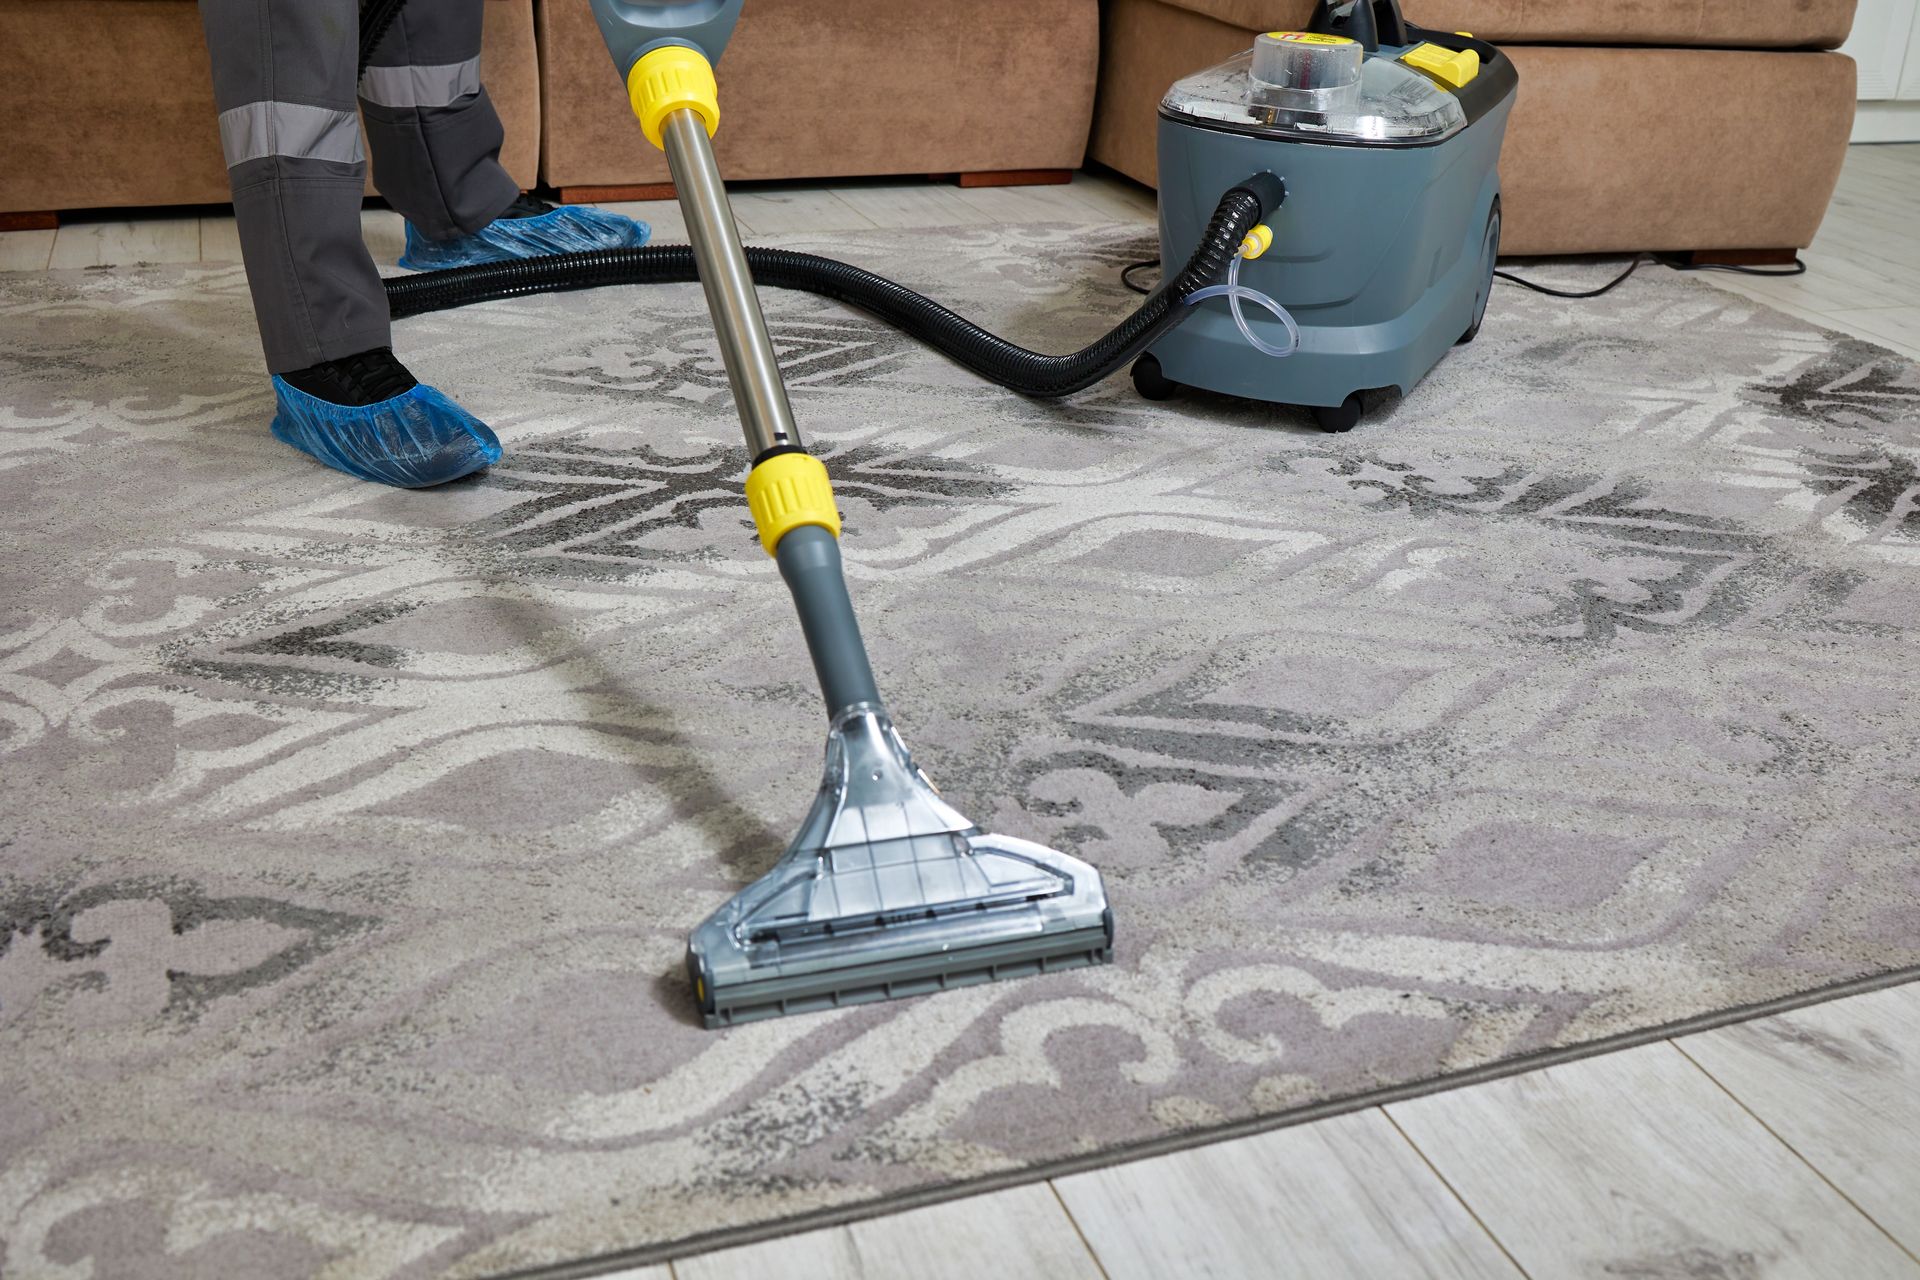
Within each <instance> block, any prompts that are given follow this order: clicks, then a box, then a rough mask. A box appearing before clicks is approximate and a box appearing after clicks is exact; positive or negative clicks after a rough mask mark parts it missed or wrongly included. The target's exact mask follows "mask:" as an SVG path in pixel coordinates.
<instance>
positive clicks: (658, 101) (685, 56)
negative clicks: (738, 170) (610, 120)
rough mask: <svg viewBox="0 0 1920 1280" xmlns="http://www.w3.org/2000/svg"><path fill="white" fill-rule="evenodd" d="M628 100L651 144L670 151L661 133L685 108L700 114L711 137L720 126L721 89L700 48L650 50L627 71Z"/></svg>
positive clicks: (677, 46)
mask: <svg viewBox="0 0 1920 1280" xmlns="http://www.w3.org/2000/svg"><path fill="white" fill-rule="evenodd" d="M627 98H628V100H629V101H631V102H632V103H633V114H634V115H635V116H636V117H638V118H639V121H640V132H642V133H644V134H646V135H647V141H648V142H651V143H652V144H653V145H654V146H656V147H659V148H661V149H662V150H665V149H666V143H664V142H662V141H661V140H660V130H661V128H662V126H664V125H665V124H666V123H667V117H668V116H669V115H672V114H673V113H674V112H676V111H679V110H681V109H683V108H685V109H689V110H693V111H698V112H699V113H700V118H701V119H702V120H704V121H706V123H707V136H708V137H709V138H711V137H712V136H713V131H714V130H715V129H718V128H719V127H720V90H719V86H717V85H716V84H714V82H713V64H712V63H711V62H708V61H707V58H706V55H705V54H703V53H701V52H700V51H699V50H698V49H691V48H688V47H687V46H686V45H684V44H664V45H661V46H660V47H659V48H658V49H649V50H647V52H646V53H644V54H642V55H641V56H640V60H639V61H638V62H636V63H634V64H633V70H631V71H629V72H627Z"/></svg>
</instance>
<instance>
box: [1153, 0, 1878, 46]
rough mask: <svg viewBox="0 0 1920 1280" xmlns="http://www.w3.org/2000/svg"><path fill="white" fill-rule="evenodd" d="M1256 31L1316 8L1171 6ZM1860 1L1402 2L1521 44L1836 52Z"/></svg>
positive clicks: (1412, 15) (1232, 1)
mask: <svg viewBox="0 0 1920 1280" xmlns="http://www.w3.org/2000/svg"><path fill="white" fill-rule="evenodd" d="M1166 2H1167V3H1169V4H1172V5H1173V6H1175V7H1176V8H1181V9H1187V10H1190V11H1192V12H1194V13H1200V14H1205V15H1206V16H1207V17H1209V18H1215V19H1218V20H1219V21H1221V22H1226V23H1231V24H1232V25H1234V26H1236V27H1244V28H1246V29H1248V30H1250V31H1273V30H1286V29H1291V28H1297V27H1300V26H1302V25H1304V24H1305V23H1306V22H1307V21H1308V20H1309V19H1310V17H1311V16H1312V14H1313V0H1166ZM1854 4H1855V0H1685V2H1682V0H1402V3H1401V6H1400V7H1401V10H1402V11H1403V12H1404V13H1405V14H1406V15H1407V19H1408V20H1409V21H1411V22H1417V23H1419V24H1420V25H1421V26H1423V27H1432V28H1434V29H1435V30H1439V31H1471V32H1473V34H1475V35H1477V36H1479V37H1480V38H1481V39H1483V40H1492V41H1494V42H1495V43H1496V44H1497V43H1499V42H1500V41H1503V40H1505V41H1514V42H1517V43H1522V44H1649V45H1701V46H1709V47H1714V48H1723V49H1775V48H1780V49H1793V48H1814V49H1835V48H1838V47H1839V46H1840V43H1841V42H1842V41H1843V40H1845V39H1846V38H1847V32H1848V31H1849V30H1850V29H1851V28H1852V26H1853V9H1854Z"/></svg>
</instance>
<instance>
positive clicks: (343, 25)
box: [200, 0, 520, 373]
mask: <svg viewBox="0 0 1920 1280" xmlns="http://www.w3.org/2000/svg"><path fill="white" fill-rule="evenodd" d="M483 2H484V0H410V3H408V4H407V6H406V7H405V8H403V9H402V10H401V11H400V16H399V17H398V18H397V19H395V21H394V24H393V26H392V27H390V28H389V29H388V31H387V34H386V36H385V37H384V38H383V39H382V40H381V42H380V47H379V48H378V49H377V50H375V52H374V55H373V57H372V58H371V59H370V61H369V63H368V66H367V70H366V74H365V75H363V76H361V77H359V79H358V83H357V84H356V80H355V75H354V71H355V67H356V65H357V63H358V61H359V57H358V41H359V32H360V14H359V5H358V0H200V20H201V24H202V25H203V26H204V27H205V29H206V34H207V52H208V53H209V55H210V56H211V58H212V61H213V96H214V102H215V104H216V105H217V106H218V108H219V110H220V143H221V146H222V148H224V150H225V152H226V159H227V178H228V180H229V182H230V183H231V185H232V187H233V212H234V217H235V219H236V221H237V222H238V223H239V229H240V251H241V255H242V257H244V258H245V260H246V264H247V283H248V285H249V286H250V288H251V289H252V292H253V311H254V315H255V317H256V318H257V319H258V321H259V324H260V344H261V346H262V347H263V348H265V350H266V356H267V368H268V370H269V371H271V372H273V373H285V372H287V371H289V370H292V369H304V368H306V367H307V366H308V365H313V364H318V363H320V362H321V361H323V360H333V359H337V358H338V357H340V356H347V355H352V354H354V353H355V352H358V351H365V350H368V349H369V348H371V347H384V346H389V345H391V343H392V334H391V324H390V320H389V317H388V314H387V297H386V294H385V293H384V292H383V291H382V290H381V287H380V274H379V272H378V271H376V270H375V269H374V265H373V257H372V255H371V254H369V253H368V252H367V246H366V242H365V241H364V240H362V239H361V236H360V200H361V194H362V189H363V186H364V184H365V181H366V171H367V164H366V155H365V153H364V152H363V151H362V150H361V145H360V122H359V120H357V119H356V118H355V113H354V106H355V99H356V96H357V97H358V103H359V107H360V111H361V113H362V115H363V116H364V119H365V122H366V136H367V142H368V144H369V146H370V147H371V149H372V151H373V179H374V184H375V186H376V187H377V188H378V189H379V192H380V194H381V195H383V196H385V197H386V199H387V201H388V203H390V204H391V205H393V207H394V208H395V209H397V210H399V211H400V213H401V215H402V216H404V217H405V218H406V219H407V221H409V222H411V223H413V225H414V226H415V227H417V228H418V229H419V230H420V232H421V233H422V234H424V235H426V236H428V237H430V238H432V239H436V240H444V239H447V238H449V237H451V236H456V235H465V234H469V233H471V232H474V231H477V230H479V229H480V228H481V227H484V226H486V225H487V223H489V222H491V221H493V220H494V219H495V218H496V217H498V216H499V215H500V214H501V213H502V212H503V211H505V209H506V207H507V206H508V205H509V204H512V203H513V201H514V198H515V197H516V196H518V195H519V194H520V188H519V185H518V184H517V183H515V182H514V180H513V179H512V178H511V177H509V176H508V174H507V171H506V170H505V169H503V168H501V167H500V143H501V140H502V137H503V134H502V131H501V128H500V118H499V116H497V115H496V114H494V110H493V103H492V102H491V101H489V100H488V98H487V91H486V90H485V89H483V88H481V87H480V23H481V5H482V3H483ZM356 91H357V92H356Z"/></svg>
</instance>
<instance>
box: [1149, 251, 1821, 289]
mask: <svg viewBox="0 0 1920 1280" xmlns="http://www.w3.org/2000/svg"><path fill="white" fill-rule="evenodd" d="M1649 262H1658V263H1660V264H1661V265H1662V266H1664V267H1668V268H1670V269H1672V270H1674V271H1732V272H1734V273H1736V274H1738V275H1743V276H1803V275H1805V274H1806V273H1807V264H1806V263H1805V262H1804V261H1802V260H1801V259H1800V258H1798V257H1796V258H1795V259H1794V260H1793V265H1792V266H1790V267H1778V268H1775V267H1743V266H1737V265H1735V264H1733V263H1731V262H1680V261H1677V260H1675V259H1672V258H1663V257H1661V256H1660V255H1659V254H1656V253H1640V254H1635V255H1634V259H1633V261H1632V262H1629V263H1628V264H1627V269H1626V270H1625V271H1622V272H1621V273H1620V274H1619V275H1617V276H1615V277H1614V278H1613V279H1611V280H1609V281H1607V282H1606V283H1605V284H1603V285H1601V286H1600V287H1599V288H1598V289H1584V290H1577V289H1555V288H1551V287H1549V286H1547V285H1544V284H1539V283H1537V282H1536V281H1533V280H1528V279H1526V278H1525V277H1524V276H1517V275H1515V274H1513V272H1511V271H1500V270H1495V271H1494V273H1493V274H1494V275H1495V276H1496V277H1498V278H1499V279H1501V280H1505V281H1507V282H1508V283H1509V284H1517V285H1519V286H1520V287H1521V288H1522V289H1531V290H1533V291H1534V292H1535V293H1544V294H1546V295H1547V296H1548V297H1550V298H1597V297H1599V296H1600V295H1601V294H1603V293H1611V292H1612V291H1613V290H1615V289H1617V288H1619V287H1620V286H1621V285H1622V284H1625V283H1626V280H1627V277H1628V276H1630V275H1632V274H1633V273H1634V272H1636V271H1638V270H1639V269H1640V268H1641V267H1642V266H1644V265H1646V264H1647V263H1649ZM1159 265H1160V259H1158V258H1147V259H1145V260H1144V261H1141V262H1131V263H1128V264H1127V265H1126V266H1125V267H1123V268H1121V271H1120V283H1121V284H1123V285H1125V286H1127V288H1129V289H1131V290H1133V291H1134V292H1135V293H1151V292H1153V290H1151V289H1149V288H1147V287H1146V286H1145V285H1143V284H1139V283H1136V282H1135V280H1134V278H1133V273H1134V272H1136V271H1145V270H1146V269H1147V268H1149V267H1157V266H1159Z"/></svg>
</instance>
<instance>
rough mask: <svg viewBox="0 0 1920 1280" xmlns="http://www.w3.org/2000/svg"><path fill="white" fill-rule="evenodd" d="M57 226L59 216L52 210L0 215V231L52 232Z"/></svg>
mask: <svg viewBox="0 0 1920 1280" xmlns="http://www.w3.org/2000/svg"><path fill="white" fill-rule="evenodd" d="M59 225H60V215H59V214H58V213H55V212H53V211H52V210H28V211H25V212H21V213H0V231H52V230H54V229H55V228H57V227H58V226H59Z"/></svg>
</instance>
